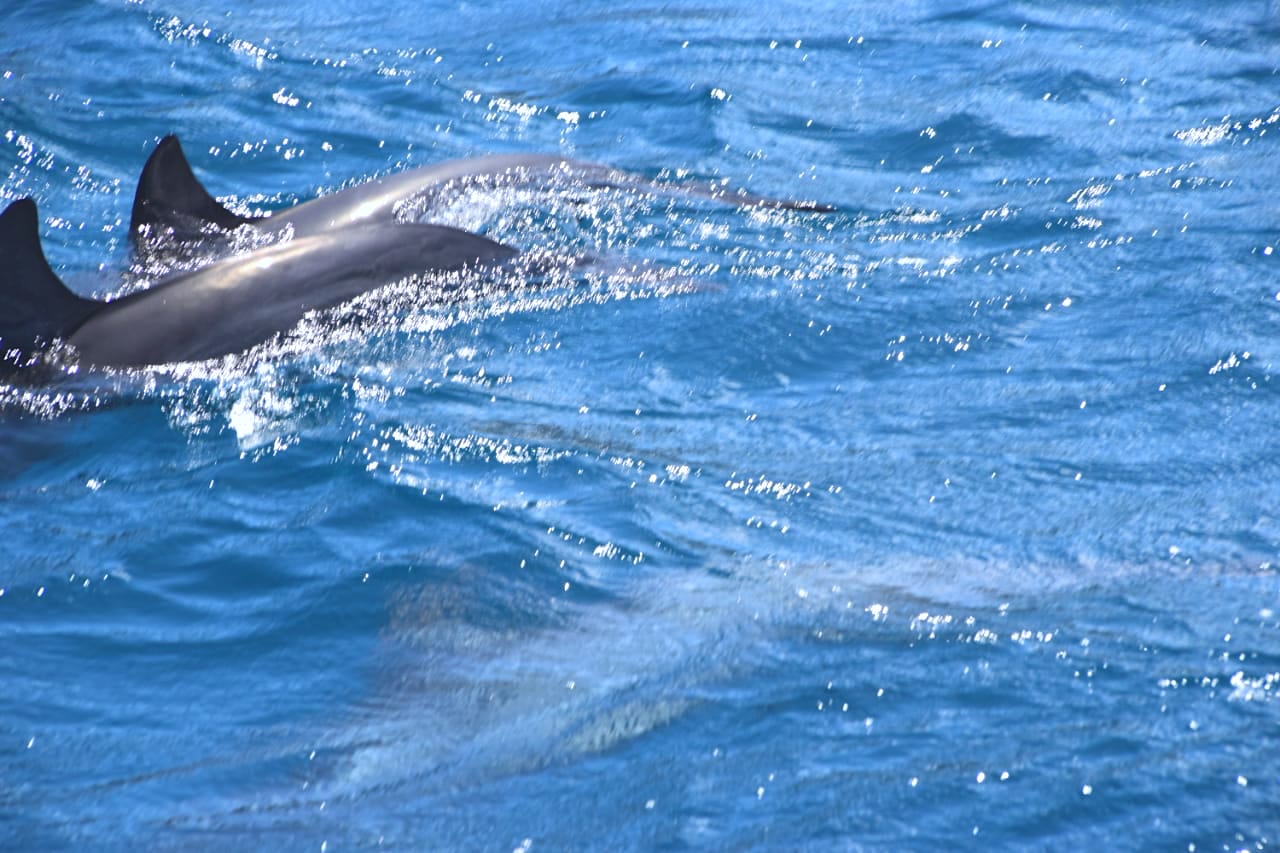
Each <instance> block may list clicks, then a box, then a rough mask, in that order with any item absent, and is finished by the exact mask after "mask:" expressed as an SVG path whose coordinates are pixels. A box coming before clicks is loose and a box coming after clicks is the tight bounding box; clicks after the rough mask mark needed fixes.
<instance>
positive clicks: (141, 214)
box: [129, 134, 258, 240]
mask: <svg viewBox="0 0 1280 853" xmlns="http://www.w3.org/2000/svg"><path fill="white" fill-rule="evenodd" d="M257 221H258V220H257V219H256V218H254V217H249V216H241V215H240V214H238V213H233V212H232V211H230V210H227V208H225V207H223V206H222V205H221V204H219V203H218V200H217V199H215V198H214V197H213V196H211V195H209V191H208V190H206V189H205V188H204V186H203V185H202V184H201V183H200V180H199V178H197V177H196V175H195V172H193V171H191V164H190V163H188V162H187V156H186V155H185V154H183V153H182V145H180V144H179V143H178V137H176V136H174V135H173V134H169V135H168V136H166V137H165V138H164V139H161V140H160V143H159V144H158V145H157V146H156V150H155V151H152V152H151V156H150V157H148V158H147V164H146V165H145V166H143V167H142V175H141V176H140V177H139V178H138V189H137V191H136V192H135V193H134V194H133V216H132V219H131V220H130V222H129V236H130V237H131V238H133V239H134V240H137V238H138V236H139V229H143V230H149V229H152V228H155V227H159V228H175V229H181V228H183V227H184V226H186V227H190V226H195V227H196V228H199V227H202V226H207V225H210V224H212V225H216V226H218V227H219V228H222V229H224V230H227V231H230V230H231V229H233V228H238V227H239V226H241V225H245V224H247V223H250V222H257Z"/></svg>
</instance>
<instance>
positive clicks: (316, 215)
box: [129, 135, 834, 239]
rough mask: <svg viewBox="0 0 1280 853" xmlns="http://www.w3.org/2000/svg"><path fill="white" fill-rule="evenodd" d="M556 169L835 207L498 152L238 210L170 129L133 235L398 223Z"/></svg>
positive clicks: (600, 179) (600, 181)
mask: <svg viewBox="0 0 1280 853" xmlns="http://www.w3.org/2000/svg"><path fill="white" fill-rule="evenodd" d="M556 174H563V175H568V176H572V177H577V178H580V179H582V180H583V181H585V182H586V183H587V184H588V185H590V186H621V187H632V188H636V189H645V190H648V191H672V190H674V191H676V192H680V193H686V194H690V195H695V196H702V197H706V198H710V199H715V200H718V201H723V202H726V203H729V204H735V205H740V206H744V207H764V208H778V209H786V210H800V211H813V212H818V213H826V212H831V211H832V210H833V209H834V208H832V207H829V206H827V205H823V204H818V203H817V202H811V201H788V200H782V199H771V198H764V197H763V196H757V195H751V194H749V193H745V192H741V191H735V190H729V189H726V188H724V187H712V188H706V187H699V186H696V185H694V186H688V185H663V184H657V183H653V182H649V181H646V180H644V179H643V178H639V177H637V176H635V175H629V174H627V173H625V172H621V171H619V170H617V169H614V168H612V167H609V166H604V165H601V164H599V163H591V162H587V161H584V160H573V159H569V158H566V157H561V156H559V155H555V154H495V155H491V156H487V157H473V158H468V159H464V160H448V161H445V162H443V163H436V164H434V165H431V166H422V167H419V168H416V169H409V170H406V171H404V172H397V173H395V174H392V175H387V176H386V177H382V178H377V179H374V180H372V181H367V182H365V183H363V184H358V185H356V186H353V187H348V188H346V189H343V190H339V191H338V192H334V193H330V194H328V195H323V196H320V197H319V198H316V199H312V200H311V201H306V202H303V203H301V204H298V205H296V206H294V207H290V208H287V209H285V210H280V211H276V212H275V213H272V214H271V215H270V216H259V217H252V216H241V215H240V214H238V213H235V212H233V211H231V210H228V209H227V208H226V207H225V206H223V205H222V204H220V203H219V202H218V201H217V199H215V198H214V197H213V196H212V195H210V193H209V192H208V190H206V189H205V188H204V186H203V185H202V184H201V183H200V180H199V179H198V178H197V177H196V176H195V173H194V171H193V170H192V168H191V164H190V163H189V162H188V160H187V157H186V155H185V154H184V153H183V151H182V145H181V144H180V143H179V142H178V138H177V137H176V136H173V135H169V136H166V137H165V138H164V139H162V140H160V143H159V144H158V145H156V147H155V150H154V151H152V152H151V156H150V157H149V158H148V159H147V163H146V165H145V166H144V167H143V169H142V176H141V177H140V178H139V180H138V188H137V190H136V192H135V193H134V197H133V214H132V217H131V221H130V227H129V233H130V235H132V236H133V237H134V238H135V239H136V238H137V237H138V235H139V234H140V233H149V234H154V233H155V232H157V231H162V230H172V231H173V232H174V233H175V234H176V235H178V236H180V237H184V238H191V237H198V236H200V235H201V234H207V233H208V226H210V225H212V226H216V227H217V228H219V229H221V230H224V231H226V230H231V229H234V228H238V227H240V226H242V225H249V226H252V227H254V228H255V229H258V230H262V231H268V232H278V231H283V230H284V229H286V228H291V229H292V233H293V236H294V237H309V236H314V235H316V234H320V233H322V232H325V231H332V230H334V229H339V228H345V227H348V226H351V225H358V224H365V223H377V222H381V223H391V222H394V221H395V220H396V211H397V209H398V208H399V206H400V205H402V204H403V203H405V202H408V201H410V200H413V199H417V198H421V197H423V196H426V195H429V194H430V193H432V192H433V191H435V190H439V189H442V188H444V187H446V186H449V185H453V184H461V185H467V184H473V183H477V182H483V181H488V180H494V181H510V182H514V183H528V182H536V181H538V180H539V179H543V178H548V177H552V176H554V175H556Z"/></svg>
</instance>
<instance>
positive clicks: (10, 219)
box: [0, 198, 102, 365]
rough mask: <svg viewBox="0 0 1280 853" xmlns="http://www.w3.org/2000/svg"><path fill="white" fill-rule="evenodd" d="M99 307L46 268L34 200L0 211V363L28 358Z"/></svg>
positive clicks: (8, 363) (65, 333) (64, 334)
mask: <svg viewBox="0 0 1280 853" xmlns="http://www.w3.org/2000/svg"><path fill="white" fill-rule="evenodd" d="M101 307H102V303H100V302H96V301H94V300H92V299H85V298H84V297H81V296H77V295H76V294H74V293H72V292H71V291H70V290H68V289H67V286H66V285H65V284H63V283H62V281H61V280H60V279H59V278H58V276H57V275H56V274H55V273H54V272H53V270H52V269H51V268H50V267H49V262H48V261H47V260H45V256H44V250H43V249H42V248H41V247H40V218H39V216H38V215H37V213H36V203H35V202H34V201H32V200H31V199H29V198H24V199H19V200H18V201H15V202H14V203H13V204H11V205H9V207H8V208H7V209H6V210H5V212H4V213H0V363H3V364H6V365H13V364H16V363H19V362H20V361H21V360H24V359H28V358H30V357H31V355H33V354H34V352H35V350H36V349H37V348H39V347H40V346H41V345H42V344H46V343H49V342H50V341H52V340H53V339H55V338H65V337H67V336H68V335H70V334H71V332H73V331H74V330H75V329H76V327H77V326H79V325H80V324H81V323H83V322H84V321H85V320H86V319H87V318H88V317H89V316H90V315H91V314H93V313H94V312H95V311H96V310H98V309H99V308H101Z"/></svg>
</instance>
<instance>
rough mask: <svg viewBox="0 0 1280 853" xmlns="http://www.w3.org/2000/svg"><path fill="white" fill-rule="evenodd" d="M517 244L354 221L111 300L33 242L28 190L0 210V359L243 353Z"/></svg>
mask: <svg viewBox="0 0 1280 853" xmlns="http://www.w3.org/2000/svg"><path fill="white" fill-rule="evenodd" d="M516 254H517V252H516V250H515V249H512V248H509V247H507V246H504V245H502V244H500V243H496V242H494V241H492V240H489V239H487V238H485V237H481V236H479V235H476V234H471V233H469V232H466V231H460V230H458V229H455V228H448V227H445V226H439V225H420V224H401V225H353V226H350V227H347V228H342V229H339V230H335V231H330V232H326V233H322V234H317V235H314V236H310V237H301V238H295V239H293V240H289V241H284V242H281V243H277V244H274V245H271V246H268V247H265V248H262V249H258V250H257V251H254V252H251V253H249V254H247V255H241V256H238V257H232V258H228V259H225V260H221V261H217V262H215V263H212V264H210V265H208V266H206V267H202V268H200V269H197V270H194V271H191V272H184V273H179V274H177V275H173V276H169V277H167V278H164V279H162V280H160V281H159V282H157V283H156V284H154V285H153V286H152V287H151V288H149V289H147V290H144V291H140V292H136V293H132V294H130V295H128V296H124V297H122V298H120V299H116V300H113V301H110V302H102V301H98V300H93V299H86V298H84V297H81V296H78V295H76V294H74V293H72V292H71V291H70V290H68V289H67V288H66V286H65V285H64V284H63V283H62V282H61V281H60V280H59V279H58V277H57V276H56V275H55V274H54V272H53V270H52V269H50V267H49V264H48V262H47V261H46V260H45V257H44V252H43V250H42V249H41V248H40V235H39V219H38V216H37V214H36V205H35V202H33V201H32V200H31V199H22V200H19V201H16V202H14V203H13V204H12V205H10V206H9V207H8V209H7V210H5V212H4V213H3V214H0V363H7V364H8V365H9V366H13V365H15V364H21V363H24V362H27V361H29V360H30V358H31V356H32V355H34V354H35V353H36V352H38V350H39V349H40V347H41V346H42V345H43V344H45V343H48V342H50V341H52V340H53V339H62V340H65V341H66V342H67V343H69V344H70V345H71V346H73V347H74V348H75V350H76V351H77V352H78V353H79V355H80V358H81V360H82V362H85V363H88V364H93V365H102V366H113V367H135V366H145V365H157V364H167V363H171V362H182V361H197V360H203V359H208V358H215V357H218V356H222V355H229V354H232V353H237V352H242V351H244V350H246V349H249V348H250V347H252V346H255V345H256V344H259V343H262V342H264V341H266V340H268V339H270V338H271V337H272V336H273V335H275V334H277V333H280V332H284V331H288V330H289V329H291V328H293V327H294V326H295V325H297V323H298V322H299V321H300V320H302V318H303V317H304V316H306V315H307V314H308V313H309V312H311V311H315V310H322V309H326V308H332V307H335V306H337V305H339V304H341V303H343V302H346V301H349V300H351V299H353V298H354V297H356V296H359V295H361V294H363V293H366V292H369V291H371V290H375V289H377V288H379V287H382V286H384V285H387V284H391V283H393V282H395V281H399V280H401V279H404V278H406V277H408V276H411V275H415V274H421V273H431V272H451V271H460V270H464V269H470V268H475V267H479V266H485V265H493V264H501V263H503V262H505V261H507V260H509V259H511V258H513V257H514V256H515V255H516Z"/></svg>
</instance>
